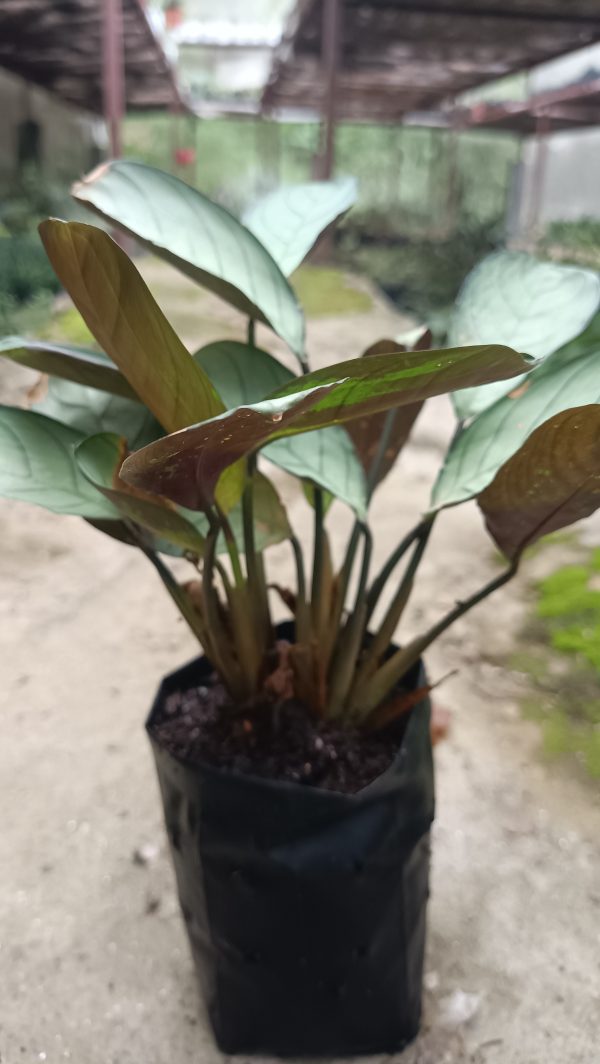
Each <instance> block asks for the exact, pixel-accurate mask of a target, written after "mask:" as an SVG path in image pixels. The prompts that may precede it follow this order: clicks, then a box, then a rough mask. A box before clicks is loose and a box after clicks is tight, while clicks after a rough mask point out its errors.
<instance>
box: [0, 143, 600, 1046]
mask: <svg viewBox="0 0 600 1064" xmlns="http://www.w3.org/2000/svg"><path fill="white" fill-rule="evenodd" d="M353 195H354V189H353V186H352V184H351V183H349V182H340V183H332V184H315V185H310V186H302V187H297V188H294V189H288V190H283V191H282V192H279V193H274V194H272V195H271V196H269V197H267V199H266V200H265V201H263V202H262V203H261V204H259V205H258V207H257V208H256V209H254V210H253V211H251V212H250V213H249V214H248V216H247V217H246V218H245V222H244V223H241V222H239V221H238V220H236V219H235V218H233V217H232V216H231V215H230V214H229V213H228V212H227V211H225V210H223V209H222V208H221V207H219V206H217V205H215V204H214V203H211V202H210V201H209V200H207V199H206V198H204V197H203V196H202V195H200V193H198V192H196V191H194V190H193V189H191V188H189V187H188V186H186V185H185V184H183V183H182V182H180V181H178V180H177V179H175V178H173V177H170V176H168V175H165V174H161V173H159V172H158V171H155V170H152V169H150V168H147V167H145V166H142V165H141V164H137V163H130V162H114V163H111V164H108V165H106V166H104V167H102V168H101V169H100V170H98V171H96V172H94V173H93V174H91V175H90V176H89V177H88V178H87V179H86V180H84V181H83V182H82V183H81V184H79V185H78V186H77V187H76V189H75V196H76V198H77V200H78V201H79V202H80V203H82V204H85V205H86V206H88V207H90V208H91V209H93V210H95V211H96V212H97V213H98V214H100V215H101V216H102V217H103V219H104V220H106V221H108V222H110V224H111V225H114V226H118V227H119V228H120V229H122V230H124V231H125V232H127V233H129V234H131V235H134V236H135V237H136V238H137V239H138V240H139V241H140V243H142V244H143V245H144V246H146V247H149V248H151V249H152V250H153V251H154V252H155V253H156V254H158V255H161V256H163V257H164V258H166V259H167V260H168V261H169V262H171V263H172V264H173V265H174V266H176V267H178V268H179V269H180V270H181V271H182V272H183V273H185V274H187V275H188V276H190V277H192V278H193V279H195V280H196V281H198V282H199V283H200V284H202V285H204V286H205V287H207V288H208V289H210V290H211V291H213V292H215V293H217V294H218V295H220V296H221V297H223V298H224V299H226V300H227V301H228V302H229V303H230V304H232V305H233V306H234V307H236V308H238V309H239V310H241V311H242V313H243V314H245V315H246V317H247V319H248V335H247V339H246V341H245V342H232V341H229V340H227V341H223V342H220V343H214V344H210V345H209V346H208V347H204V348H202V349H201V350H200V351H198V352H196V353H195V354H194V355H193V356H192V355H190V353H189V352H188V351H187V349H186V348H185V347H184V345H183V344H182V342H181V341H180V339H179V338H178V337H177V335H176V334H175V332H174V331H173V329H172V327H171V326H170V324H169V322H168V321H167V319H166V318H165V317H164V315H163V313H162V312H161V310H160V309H159V307H158V306H157V304H156V303H155V301H154V299H153V298H152V296H151V294H150V292H149V290H148V288H147V287H146V285H145V283H144V281H143V280H142V278H141V276H140V274H139V273H138V271H137V270H136V268H135V266H134V265H133V263H132V262H131V261H130V259H129V258H128V257H127V255H126V254H125V252H124V251H123V250H122V249H121V248H120V247H119V245H118V244H117V243H116V242H114V241H113V240H112V239H111V237H110V236H109V235H108V234H107V233H106V232H105V231H103V230H102V229H99V228H96V227H94V226H92V225H87V224H83V223H79V222H77V223H66V222H61V221H56V220H50V221H47V222H44V223H43V224H42V226H41V227H40V232H41V237H42V240H43V243H44V246H45V248H46V251H47V253H48V256H49V258H50V261H51V262H52V265H53V266H54V269H55V271H56V273H57V275H58V277H59V279H60V280H61V282H62V284H63V285H64V287H65V288H66V289H67V291H68V292H69V293H70V295H71V297H72V299H73V301H74V303H75V305H76V306H77V307H78V309H79V311H80V312H81V314H82V316H83V318H84V319H85V321H86V323H87V325H88V327H89V329H90V330H91V332H92V333H93V335H94V337H95V339H96V341H97V343H98V345H99V349H97V350H92V349H89V350H88V349H83V348H75V347H70V346H67V345H60V344H56V343H53V344H49V343H42V342H36V341H30V340H24V339H21V338H18V337H12V338H7V339H6V340H4V341H2V344H1V350H2V351H3V353H4V354H5V355H6V356H7V357H9V358H12V359H14V360H16V361H18V362H21V363H24V364H25V365H28V366H32V367H34V368H36V369H39V370H41V371H43V372H45V373H48V374H49V375H50V380H49V386H48V392H47V395H46V396H45V398H44V399H43V400H42V401H41V402H40V403H38V405H37V406H36V407H35V408H34V409H28V410H24V409H17V408H11V407H6V406H5V407H1V408H0V434H1V437H2V462H1V463H0V492H2V494H4V495H5V496H9V497H12V498H17V499H27V500H29V501H32V502H37V503H39V504H41V505H43V506H46V507H47V508H48V509H50V510H53V511H55V512H58V513H71V514H79V515H80V516H82V517H84V518H85V519H86V520H88V521H91V522H92V523H93V524H94V525H96V526H97V527H98V528H99V529H101V530H102V531H103V532H105V533H108V534H109V535H112V536H115V537H117V538H118V539H120V540H123V541H124V542H125V543H127V544H129V545H132V546H134V547H137V548H138V549H140V550H141V551H143V553H144V554H145V555H146V557H147V558H148V560H149V561H150V562H151V564H152V566H153V567H154V569H155V570H156V572H157V573H158V575H159V576H160V578H161V580H162V581H163V584H164V586H165V587H166V589H167V591H168V592H169V594H170V595H171V597H172V598H173V600H174V601H175V603H176V604H177V606H178V608H179V610H180V611H181V613H182V615H183V617H184V618H185V620H186V622H187V623H188V625H189V626H190V628H191V629H192V631H193V632H194V633H195V635H196V636H197V637H198V640H199V642H200V645H201V648H202V650H203V652H204V655H205V656H201V657H200V658H198V659H197V660H196V661H194V662H192V663H191V664H189V665H187V666H185V667H184V668H183V669H180V670H179V671H178V672H176V673H174V674H173V675H171V676H168V677H167V678H166V679H165V680H163V682H162V684H161V686H160V688H159V691H158V695H157V697H156V700H155V703H154V706H153V708H152V711H151V713H150V717H149V719H148V724H147V727H148V731H149V734H150V739H151V742H152V746H153V749H154V754H155V758H156V764H157V769H158V776H159V780H160V786H161V790H162V796H163V802H164V810H165V819H166V824H167V829H168V833H169V838H170V842H171V847H172V853H173V859H174V863H175V868H176V873H177V882H178V889H179V894H180V899H181V905H182V910H183V915H184V918H185V921H186V924H187V928H188V932H189V937H190V941H191V945H192V948H193V952H194V956H195V959H196V962H197V966H198V970H199V974H200V976H201V978H202V981H203V983H204V992H205V997H206V1000H207V1003H208V1006H209V1010H210V1015H211V1019H212V1023H213V1028H214V1030H215V1034H216V1038H217V1041H218V1043H219V1045H220V1046H221V1047H222V1048H223V1049H225V1050H226V1051H228V1052H234V1051H246V1052H249V1051H253V1050H265V1051H271V1052H276V1053H279V1054H300V1053H321V1054H325V1053H337V1054H341V1053H345V1054H351V1053H367V1052H383V1051H392V1050H395V1049H399V1048H400V1047H402V1046H403V1045H404V1044H406V1042H407V1041H408V1040H410V1039H411V1038H412V1037H414V1035H415V1034H416V1032H417V1030H418V1025H419V1016H420V1003H421V975H422V964H423V949H424V941H425V906H426V899H427V892H428V861H429V856H428V835H429V828H430V824H431V821H432V818H433V770H432V757H431V743H430V733H429V701H428V693H429V690H430V686H429V683H428V681H427V678H426V675H425V673H424V670H423V666H422V664H421V656H422V654H423V653H424V652H425V651H426V650H427V648H428V646H429V645H430V644H431V643H432V641H433V640H435V639H436V638H437V637H438V636H440V635H441V634H442V633H443V632H444V631H445V630H446V629H447V628H448V627H449V626H450V625H451V624H452V623H453V622H454V621H455V620H457V619H458V618H459V617H461V616H462V615H463V614H464V613H466V611H467V610H469V609H471V608H472V607H473V606H475V605H476V604H477V603H479V602H480V601H481V600H482V599H484V598H485V597H486V596H487V595H489V594H490V593H491V592H493V591H494V590H495V589H496V588H499V587H500V586H501V585H502V584H504V583H506V582H507V581H508V580H509V579H510V578H511V577H512V576H513V575H514V574H515V573H516V571H517V568H518V565H519V561H520V559H521V556H522V554H523V551H524V549H525V548H526V547H527V546H528V545H529V544H531V543H533V542H534V541H535V540H537V539H538V538H539V537H540V536H541V535H543V534H544V533H546V532H549V531H552V530H554V529H557V528H561V527H563V526H565V525H567V524H569V523H571V522H572V521H574V520H577V519H578V518H580V517H583V516H585V515H587V514H589V513H591V512H592V511H593V510H594V509H595V508H596V507H597V506H598V504H599V502H600V460H599V459H600V442H599V440H600V435H599V431H600V371H599V370H598V367H597V360H598V358H599V357H600V355H599V353H598V342H599V337H598V319H595V320H594V321H592V324H591V325H589V327H588V328H587V331H585V332H583V333H582V330H583V329H584V328H585V327H586V326H588V323H589V322H590V320H591V319H592V316H593V315H594V314H595V312H596V310H597V306H598V301H599V284H598V279H597V277H596V275H595V274H593V273H590V272H588V271H585V270H579V269H571V268H565V267H559V266H556V265H553V264H546V263H539V262H536V261H535V260H534V259H530V258H529V257H527V256H521V255H510V254H506V253H501V254H498V255H495V256H492V257H491V258H489V259H487V260H485V261H484V263H483V264H482V265H481V266H480V267H479V268H478V269H477V270H476V271H475V272H474V273H473V274H472V275H471V276H470V277H469V278H468V279H467V281H466V283H465V285H464V287H463V290H462V292H461V295H460V297H459V300H458V304H457V307H456V309H455V312H454V314H453V317H452V320H451V323H450V330H449V338H448V344H449V346H448V347H447V348H443V349H440V350H430V349H428V347H429V340H430V338H429V337H428V335H427V334H425V333H424V332H423V331H422V330H417V332H416V333H415V335H413V336H412V337H410V338H405V339H404V341H403V342H400V341H398V340H382V341H379V342H378V343H375V344H374V345H373V347H371V348H370V349H369V351H368V352H366V353H365V354H366V355H367V356H368V357H364V358H363V357H354V358H351V359H349V360H347V361H344V362H342V363H338V364H334V365H331V366H328V367H326V368H321V369H318V370H315V371H313V372H311V371H310V368H309V365H308V361H307V355H306V352H305V348H304V327H303V318H302V313H301V310H300V308H299V306H298V303H297V301H296V298H295V295H294V292H293V289H292V288H291V286H290V284H289V282H288V281H287V279H286V277H287V275H289V273H291V271H292V270H293V269H294V268H295V267H296V266H297V265H298V264H299V262H301V261H302V259H303V258H304V256H305V255H306V253H307V252H308V250H309V249H310V247H311V246H312V244H313V243H314V242H315V240H316V239H317V237H318V235H319V233H320V232H321V231H322V230H323V229H324V228H325V227H326V226H328V225H329V224H331V223H332V222H333V221H334V220H335V218H336V217H337V216H339V215H340V214H341V213H343V212H344V211H346V210H347V209H348V207H349V206H350V203H351V201H352V198H353ZM256 322H262V323H264V324H266V325H269V326H270V327H271V328H272V329H273V330H274V331H275V332H277V333H278V334H279V336H280V337H282V338H283V339H284V340H285V341H286V343H287V344H288V346H289V348H290V350H291V351H292V352H293V354H294V355H295V356H296V359H297V370H296V372H293V371H292V370H290V369H289V368H288V367H287V366H286V365H284V364H283V363H282V362H281V361H279V360H277V359H275V358H274V357H273V356H271V355H270V354H268V353H267V352H266V351H265V350H263V349H262V348H261V347H259V346H257V345H256V342H255V323H256ZM579 334H581V335H579ZM520 348H523V349H524V350H525V351H526V352H527V353H526V354H519V353H518V350H517V349H520ZM349 354H350V352H349ZM354 354H355V355H357V354H359V352H354ZM447 392H449V393H452V398H453V402H454V405H455V408H456V411H457V415H458V424H457V430H456V433H455V436H454V438H453V440H452V443H451V445H450V447H449V450H448V453H447V455H446V457H445V461H444V464H443V467H442V469H441V470H440V474H439V477H438V479H437V482H436V484H435V486H434V489H433V494H432V501H431V506H430V508H429V510H428V512H427V513H425V514H424V515H423V517H422V519H421V520H420V521H419V523H418V524H417V526H416V527H415V528H413V529H407V528H404V527H403V522H402V500H401V499H398V500H397V507H398V544H397V546H396V547H395V549H394V550H393V551H392V553H391V554H390V556H389V558H388V559H387V561H386V562H385V564H384V565H383V567H382V568H381V570H380V571H378V572H373V566H372V564H371V555H372V539H373V530H372V529H371V528H370V527H369V522H368V504H369V501H370V499H371V497H372V495H373V493H374V491H375V490H376V488H377V487H378V485H379V484H380V483H381V481H382V480H383V478H384V477H385V474H386V473H387V472H388V470H389V469H390V468H391V466H392V465H393V463H394V461H395V459H396V457H397V456H398V454H399V452H400V450H401V448H402V447H403V445H404V443H405V442H406V440H407V438H408V436H409V433H410V430H411V427H412V425H413V424H414V422H415V420H416V418H417V417H418V415H419V412H420V410H421V408H422V406H423V403H424V402H425V401H426V400H427V398H428V397H430V396H433V395H439V394H442V393H447ZM273 465H275V466H279V467H280V468H282V469H284V470H286V471H287V472H289V473H292V474H293V475H295V476H296V477H297V478H298V479H299V481H301V482H302V483H303V486H304V489H305V491H306V494H307V497H308V499H309V501H310V504H311V506H312V510H313V519H312V524H313V532H312V539H313V545H312V549H311V551H310V552H308V555H307V553H306V551H305V550H304V549H303V547H302V546H301V543H300V539H299V538H298V535H297V534H296V531H295V530H293V529H292V528H291V527H290V524H289V521H288V517H287V514H286V512H285V509H284V506H283V504H282V502H281V500H280V499H279V497H278V494H277V491H276V489H275V487H274V486H273V483H272V482H271V480H270V479H269V476H268V470H269V469H270V468H272V466H273ZM333 497H335V498H337V499H338V500H341V501H342V502H343V503H345V504H346V505H348V506H350V507H351V508H352V509H353V510H354V513H355V522H354V525H353V528H352V531H351V533H350V536H349V540H348V543H347V549H346V552H345V555H344V557H343V558H341V559H334V558H332V554H331V551H330V546H329V539H328V534H327V519H328V507H329V504H330V502H331V500H332V498H333ZM467 499H476V500H477V503H478V505H479V507H480V509H481V512H482V515H483V517H484V519H485V522H486V524H487V527H488V529H489V531H490V533H491V536H492V538H493V540H494V541H495V543H496V545H497V546H498V547H499V548H500V550H501V551H502V552H503V554H504V555H505V556H506V559H507V562H506V565H505V566H504V567H503V568H502V570H501V572H500V573H499V574H498V575H497V576H495V578H494V579H493V580H491V581H490V582H489V583H488V584H487V585H486V586H485V587H483V588H478V589H477V588H476V589H472V588H470V587H469V586H468V568H467V573H466V577H465V581H464V583H465V590H464V592H463V591H462V587H461V595H462V596H463V597H462V598H461V600H460V601H459V602H457V603H456V605H455V606H454V607H453V608H452V609H451V610H450V611H449V612H448V613H446V614H445V615H441V616H440V618H439V620H437V621H436V623H434V624H433V626H431V627H430V628H429V629H428V630H426V631H424V632H421V633H420V634H418V635H416V636H413V637H412V638H411V639H409V640H407V641H402V642H401V643H400V645H399V646H396V645H395V644H394V642H393V640H394V638H395V632H396V629H397V626H398V624H399V622H400V620H401V618H402V615H403V612H404V610H405V607H406V605H407V602H408V600H409V597H410V593H411V590H412V587H413V584H414V581H415V577H416V575H417V570H418V566H419V563H420V561H421V559H422V557H423V554H424V552H425V550H426V548H427V546H428V543H429V541H430V538H431V534H432V530H433V529H434V526H435V525H436V523H437V522H438V519H439V517H440V515H441V513H442V511H443V510H444V509H445V508H446V507H449V506H454V505H457V504H459V503H461V502H463V501H466V500H467ZM283 541H287V542H288V544H289V547H290V580H289V586H287V587H277V588H275V589H273V588H270V584H269V576H268V572H269V564H268V557H267V556H266V553H267V550H268V547H269V546H270V545H271V544H274V543H279V542H283ZM439 547H440V549H443V546H442V544H441V543H440V544H439ZM169 556H177V557H179V558H183V559H185V560H186V561H187V562H188V563H189V565H190V567H191V570H190V571H191V578H190V579H189V580H186V581H184V582H181V580H179V579H177V578H176V576H175V575H174V573H173V570H172V566H171V565H170V563H169ZM309 562H310V564H308V563H309ZM269 592H270V593H269ZM386 592H389V594H387V597H386V595H384V593H386ZM274 594H278V595H279V597H280V599H281V600H283V603H284V604H285V607H286V609H287V611H288V614H289V619H288V620H287V621H286V622H284V623H283V624H276V623H275V620H274V618H273V595H274ZM382 596H383V597H384V598H386V601H387V605H386V606H385V608H383V609H382V605H381V604H382Z"/></svg>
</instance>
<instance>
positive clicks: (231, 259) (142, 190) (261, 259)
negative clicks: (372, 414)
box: [73, 160, 304, 358]
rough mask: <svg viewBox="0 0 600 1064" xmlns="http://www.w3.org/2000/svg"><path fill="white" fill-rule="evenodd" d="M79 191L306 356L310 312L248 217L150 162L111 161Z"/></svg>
mask: <svg viewBox="0 0 600 1064" xmlns="http://www.w3.org/2000/svg"><path fill="white" fill-rule="evenodd" d="M73 195H74V196H75V199H76V200H77V201H78V202H79V203H82V204H83V205H84V206H86V207H89V208H90V209H91V210H93V211H95V212H96V213H97V214H99V215H100V216H101V217H102V218H105V219H107V220H108V221H111V222H113V223H114V224H115V225H118V226H119V228H121V229H123V230H125V231H126V232H128V233H130V234H131V235H132V236H134V237H136V239H138V240H139V241H140V243H142V244H143V245H144V246H145V247H147V248H150V250H152V251H154V252H155V253H156V254H157V255H160V256H161V257H162V258H165V259H167V261H168V262H170V263H172V265H173V266H176V267H177V269H179V270H181V272H182V273H185V274H186V275H187V276H188V277H191V278H192V279H193V280H195V281H197V282H198V283H199V284H201V285H203V286H204V287H205V288H208V289H209V290H210V291H211V292H214V293H215V294H216V295H218V296H220V297H221V298H222V299H224V300H226V302H228V303H230V304H232V306H234V307H237V309H238V310H241V311H242V312H243V313H244V314H247V315H249V317H251V318H255V319H257V320H258V321H262V322H265V323H266V324H267V325H270V326H271V327H272V328H273V329H274V331H275V332H276V333H278V334H279V335H280V336H281V337H282V338H283V339H284V340H285V341H286V342H287V343H288V344H289V346H290V347H291V349H292V351H294V353H295V354H296V355H297V356H298V357H299V358H302V357H303V352H304V317H303V314H302V311H301V309H300V306H299V304H298V301H297V299H296V296H295V295H294V292H293V291H292V289H291V287H290V285H289V284H288V282H287V280H286V278H285V277H284V275H283V273H282V272H281V270H280V269H279V266H278V265H277V263H276V262H275V261H274V260H273V258H272V257H271V255H270V254H269V252H268V251H266V249H265V248H264V247H263V246H262V244H261V243H260V242H259V241H258V240H257V239H256V237H255V236H254V234H253V233H251V232H250V231H249V230H248V229H247V228H246V227H245V226H244V225H242V223H241V222H239V221H238V220H237V218H234V217H233V215H232V214H230V213H229V211H226V210H225V208H224V207H220V206H219V205H218V204H216V203H212V202H211V200H209V199H207V198H206V196H203V195H202V194H201V193H200V192H197V191H196V189H193V188H191V187H190V186H189V185H186V184H185V183H184V182H183V181H180V180H179V179H178V178H176V177H173V175H172V174H165V173H163V172H162V171H160V170H155V169H154V168H153V167H151V166H145V165H144V164H143V163H137V162H131V161H127V160H117V161H114V162H109V163H105V164H104V165H102V166H100V167H98V169H96V170H94V171H93V172H92V173H91V174H89V175H88V176H87V177H86V178H84V180H83V181H80V182H79V183H78V184H77V185H75V186H74V188H73Z"/></svg>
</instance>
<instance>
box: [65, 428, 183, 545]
mask: <svg viewBox="0 0 600 1064" xmlns="http://www.w3.org/2000/svg"><path fill="white" fill-rule="evenodd" d="M126 454H127V441H126V440H125V439H124V438H123V437H122V436H117V435H116V434H115V433H112V432H101V433H99V434H98V435H96V436H90V437H89V439H87V440H83V442H82V443H80V444H79V445H78V446H77V447H76V448H75V461H76V463H77V466H78V468H79V470H80V472H81V473H82V474H83V475H84V477H86V478H87V480H89V482H90V484H93V485H94V487H95V488H97V489H98V491H99V492H101V493H102V495H104V496H105V498H107V499H108V500H109V501H110V502H111V503H112V504H113V505H114V507H115V509H116V510H118V511H119V513H120V514H121V515H122V517H124V518H125V519H126V520H128V521H134V522H135V523H136V524H138V525H141V526H142V527H143V528H146V529H148V530H149V531H150V532H152V533H153V534H154V535H156V536H159V537H160V539H161V540H166V541H167V542H168V543H170V544H173V545H174V546H176V547H178V548H179V550H180V551H190V552H191V553H192V554H196V555H201V554H202V551H203V549H204V537H203V536H202V535H201V534H200V533H199V532H198V530H197V529H196V528H195V527H194V525H193V524H191V523H190V522H189V521H187V520H186V519H185V517H183V516H182V514H181V513H180V512H179V511H178V509H177V507H175V506H174V505H173V503H171V502H170V501H169V500H167V499H161V498H160V497H159V496H157V495H146V494H145V493H143V492H140V491H139V489H134V488H131V487H130V486H129V484H126V483H125V482H124V481H122V480H121V478H120V476H119V471H120V469H121V465H122V463H123V459H124V457H125V456H126ZM158 549H160V546H159V547H158Z"/></svg>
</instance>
